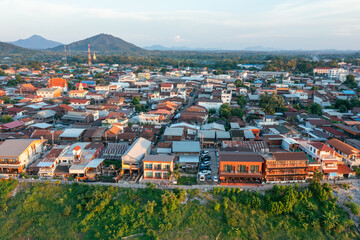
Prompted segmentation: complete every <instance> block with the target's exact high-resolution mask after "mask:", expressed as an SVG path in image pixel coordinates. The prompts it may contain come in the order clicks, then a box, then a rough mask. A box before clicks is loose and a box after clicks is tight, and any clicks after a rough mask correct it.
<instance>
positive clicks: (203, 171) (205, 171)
mask: <svg viewBox="0 0 360 240" xmlns="http://www.w3.org/2000/svg"><path fill="white" fill-rule="evenodd" d="M200 174H205V175H206V174H211V170H202V171H201V172H200Z"/></svg>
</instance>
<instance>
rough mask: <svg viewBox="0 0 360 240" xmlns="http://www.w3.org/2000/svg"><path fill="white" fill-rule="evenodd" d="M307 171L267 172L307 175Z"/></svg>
mask: <svg viewBox="0 0 360 240" xmlns="http://www.w3.org/2000/svg"><path fill="white" fill-rule="evenodd" d="M306 174H307V172H305V171H300V172H297V171H287V172H267V173H266V175H306Z"/></svg>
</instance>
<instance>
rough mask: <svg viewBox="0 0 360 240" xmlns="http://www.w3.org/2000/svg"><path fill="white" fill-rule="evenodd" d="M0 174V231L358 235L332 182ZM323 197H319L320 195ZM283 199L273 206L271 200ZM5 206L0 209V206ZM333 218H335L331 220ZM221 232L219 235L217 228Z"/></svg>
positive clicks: (28, 235)
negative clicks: (240, 185)
mask: <svg viewBox="0 0 360 240" xmlns="http://www.w3.org/2000/svg"><path fill="white" fill-rule="evenodd" d="M15 186H16V182H15V184H14V183H11V184H9V183H6V182H0V189H7V190H6V191H1V192H0V194H1V199H2V201H3V202H5V203H6V206H7V211H6V212H2V214H0V239H4V240H6V239H121V238H122V237H126V236H131V235H135V234H139V235H137V236H136V237H134V238H132V239H139V240H140V239H190V240H191V239H216V237H217V236H219V239H265V240H267V239H269V240H271V239H345V240H347V239H358V236H357V235H356V233H355V231H354V229H353V225H352V222H351V220H349V219H348V216H347V215H346V213H345V212H344V211H343V210H342V209H341V208H339V207H337V206H336V205H335V204H334V201H333V198H332V195H331V194H330V193H329V191H328V190H329V189H328V188H327V187H326V186H325V187H321V186H320V187H319V186H317V187H314V188H313V189H311V191H309V190H305V189H303V188H296V187H281V188H278V187H275V188H274V189H273V190H271V191H269V192H267V193H266V196H263V195H262V194H258V193H256V192H248V191H239V190H237V189H235V188H234V190H233V189H229V190H227V189H224V188H215V189H214V192H213V193H208V192H205V193H202V192H201V191H199V190H198V191H196V193H195V192H194V191H189V192H188V193H186V191H185V190H174V191H172V192H168V191H162V190H157V189H153V188H147V189H138V190H137V189H122V188H114V187H107V186H100V185H85V184H77V183H74V184H72V185H62V184H50V183H21V184H20V185H19V187H18V189H17V190H18V192H17V194H16V196H15V197H13V198H12V197H10V195H9V193H10V192H11V191H12V189H14V187H15ZM320 199H322V200H320ZM278 202H282V203H283V205H281V206H282V207H278V208H274V207H273V205H274V203H278ZM0 213H1V212H0ZM334 219H335V220H334ZM219 234H220V235H219Z"/></svg>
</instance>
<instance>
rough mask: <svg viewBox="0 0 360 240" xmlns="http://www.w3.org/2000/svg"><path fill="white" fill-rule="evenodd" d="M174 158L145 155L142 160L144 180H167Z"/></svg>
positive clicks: (172, 167)
mask: <svg viewBox="0 0 360 240" xmlns="http://www.w3.org/2000/svg"><path fill="white" fill-rule="evenodd" d="M174 158H175V156H166V155H147V156H146V157H145V158H144V159H143V169H144V179H154V180H168V177H169V172H170V171H173V169H174Z"/></svg>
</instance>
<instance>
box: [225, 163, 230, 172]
mask: <svg viewBox="0 0 360 240" xmlns="http://www.w3.org/2000/svg"><path fill="white" fill-rule="evenodd" d="M231 171H232V165H226V164H225V165H224V172H231Z"/></svg>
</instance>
